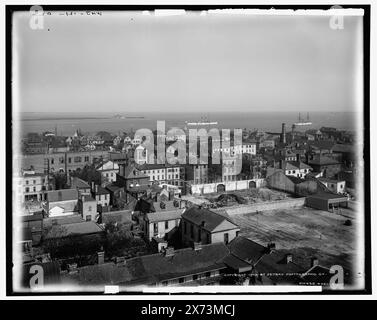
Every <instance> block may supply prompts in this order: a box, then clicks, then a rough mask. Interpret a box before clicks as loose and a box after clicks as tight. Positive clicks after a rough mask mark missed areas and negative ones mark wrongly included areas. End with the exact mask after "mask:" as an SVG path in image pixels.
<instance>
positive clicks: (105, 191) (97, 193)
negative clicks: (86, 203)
mask: <svg viewBox="0 0 377 320" xmlns="http://www.w3.org/2000/svg"><path fill="white" fill-rule="evenodd" d="M96 187H97V188H98V190H97V191H96V192H95V194H96V195H101V194H109V193H110V191H109V190H107V189H105V188H103V187H101V186H96Z"/></svg>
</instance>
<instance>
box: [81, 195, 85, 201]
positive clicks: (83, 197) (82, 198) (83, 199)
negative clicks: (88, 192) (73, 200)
mask: <svg viewBox="0 0 377 320" xmlns="http://www.w3.org/2000/svg"><path fill="white" fill-rule="evenodd" d="M81 201H82V202H84V201H85V196H84V195H83V194H82V195H81Z"/></svg>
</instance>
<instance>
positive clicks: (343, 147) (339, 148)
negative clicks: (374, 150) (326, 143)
mask: <svg viewBox="0 0 377 320" xmlns="http://www.w3.org/2000/svg"><path fill="white" fill-rule="evenodd" d="M333 152H339V153H353V152H355V146H354V145H352V144H336V145H335V146H334V148H333Z"/></svg>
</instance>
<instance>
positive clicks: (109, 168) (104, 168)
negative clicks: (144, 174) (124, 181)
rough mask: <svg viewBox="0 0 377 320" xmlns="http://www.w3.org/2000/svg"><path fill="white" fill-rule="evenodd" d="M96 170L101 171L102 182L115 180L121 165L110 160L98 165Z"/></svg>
mask: <svg viewBox="0 0 377 320" xmlns="http://www.w3.org/2000/svg"><path fill="white" fill-rule="evenodd" d="M96 170H97V171H98V172H100V173H101V176H102V182H115V181H116V175H117V173H119V165H118V164H117V163H115V162H113V161H110V160H109V161H106V162H104V163H102V164H100V165H99V166H97V168H96Z"/></svg>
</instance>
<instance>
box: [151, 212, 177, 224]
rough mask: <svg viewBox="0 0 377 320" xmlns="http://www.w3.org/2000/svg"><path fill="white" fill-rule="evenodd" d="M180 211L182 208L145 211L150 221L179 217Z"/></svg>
mask: <svg viewBox="0 0 377 320" xmlns="http://www.w3.org/2000/svg"><path fill="white" fill-rule="evenodd" d="M182 211H183V209H180V210H171V211H163V212H152V213H147V219H148V221H149V222H150V223H153V222H159V221H168V220H176V219H181V216H182Z"/></svg>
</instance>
